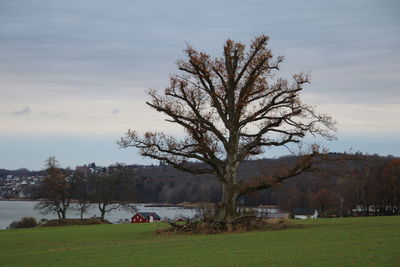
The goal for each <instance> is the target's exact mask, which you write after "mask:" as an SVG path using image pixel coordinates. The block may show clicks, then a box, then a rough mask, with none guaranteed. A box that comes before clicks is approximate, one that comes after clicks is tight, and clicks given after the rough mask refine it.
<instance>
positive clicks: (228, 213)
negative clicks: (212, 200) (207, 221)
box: [214, 185, 239, 223]
mask: <svg viewBox="0 0 400 267" xmlns="http://www.w3.org/2000/svg"><path fill="white" fill-rule="evenodd" d="M222 187H223V196H222V202H220V203H219V204H218V205H217V206H216V209H215V214H214V221H215V222H225V223H230V222H231V221H232V220H233V219H235V218H236V217H237V216H238V214H237V209H236V204H237V198H238V196H239V194H238V193H237V192H235V190H234V189H233V187H232V186H228V185H223V186H222Z"/></svg>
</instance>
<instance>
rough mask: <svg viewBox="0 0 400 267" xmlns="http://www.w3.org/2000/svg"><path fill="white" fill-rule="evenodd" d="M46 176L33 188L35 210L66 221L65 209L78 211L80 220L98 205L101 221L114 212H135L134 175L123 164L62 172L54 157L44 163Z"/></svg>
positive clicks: (79, 168)
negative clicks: (36, 201) (37, 200)
mask: <svg viewBox="0 0 400 267" xmlns="http://www.w3.org/2000/svg"><path fill="white" fill-rule="evenodd" d="M46 165H47V169H46V176H45V178H44V180H43V181H42V182H41V184H40V185H39V186H37V188H36V197H39V198H40V202H39V203H38V204H37V205H36V207H35V208H36V209H40V210H41V211H42V212H44V213H53V214H57V216H58V219H59V220H63V219H66V214H67V211H68V210H77V211H79V213H80V217H81V219H82V218H83V215H84V213H85V212H86V211H87V210H88V209H89V207H91V206H92V205H95V206H97V208H98V209H99V211H100V214H101V219H102V220H104V217H105V214H106V213H107V212H110V211H112V210H114V209H118V208H121V207H122V208H126V209H134V206H133V205H132V203H133V202H134V201H135V200H136V199H135V197H136V196H137V194H136V192H135V190H136V186H135V184H134V182H135V179H134V173H133V171H132V169H131V168H129V167H127V166H123V165H115V166H110V167H108V168H100V169H95V170H93V169H92V168H90V167H88V166H82V167H77V168H76V169H75V170H69V169H62V168H60V167H59V166H58V163H57V161H56V159H55V158H54V157H50V158H49V159H48V160H47V163H46Z"/></svg>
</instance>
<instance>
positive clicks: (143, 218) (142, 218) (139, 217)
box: [131, 212, 161, 223]
mask: <svg viewBox="0 0 400 267" xmlns="http://www.w3.org/2000/svg"><path fill="white" fill-rule="evenodd" d="M160 220H161V217H160V216H158V214H157V213H155V212H138V213H136V214H135V215H134V216H133V217H132V218H131V223H146V222H159V221H160Z"/></svg>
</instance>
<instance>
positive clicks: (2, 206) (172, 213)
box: [0, 201, 196, 229]
mask: <svg viewBox="0 0 400 267" xmlns="http://www.w3.org/2000/svg"><path fill="white" fill-rule="evenodd" d="M37 203H38V202H37V201H0V229H6V228H7V227H8V226H9V225H10V223H11V222H13V221H17V220H19V219H21V218H22V217H34V218H36V220H38V221H39V220H40V219H41V218H46V219H56V218H57V215H56V214H41V213H40V211H38V210H35V209H34V207H35V205H36V204H37ZM149 205H152V204H137V205H135V206H136V208H137V209H138V211H141V212H155V213H157V214H158V215H159V216H160V217H161V218H168V219H175V218H177V217H189V218H192V217H193V216H195V215H196V210H195V209H186V208H181V207H149ZM133 215H134V214H133V212H128V211H126V210H123V209H119V210H113V211H111V212H109V213H106V216H105V219H106V220H108V221H110V222H112V223H117V222H118V221H120V220H125V219H130V218H131V217H132V216H133ZM93 216H96V217H100V212H99V210H98V209H97V208H96V207H95V206H94V207H92V208H90V209H89V211H88V212H87V213H86V214H85V215H84V218H88V217H93ZM67 218H79V213H78V212H67Z"/></svg>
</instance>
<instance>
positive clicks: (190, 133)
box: [119, 35, 335, 222]
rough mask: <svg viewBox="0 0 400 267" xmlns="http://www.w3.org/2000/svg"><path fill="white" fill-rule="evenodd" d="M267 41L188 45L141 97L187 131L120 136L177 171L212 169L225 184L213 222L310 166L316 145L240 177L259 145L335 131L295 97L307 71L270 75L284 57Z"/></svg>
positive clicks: (125, 143) (229, 216) (331, 123)
mask: <svg viewBox="0 0 400 267" xmlns="http://www.w3.org/2000/svg"><path fill="white" fill-rule="evenodd" d="M267 44H268V37H267V36H265V35H262V36H260V37H257V38H255V39H254V40H253V41H252V42H251V44H250V46H249V48H248V49H246V47H245V45H244V44H242V43H240V42H235V41H232V40H227V41H226V43H225V46H224V49H223V55H222V57H218V58H212V57H211V56H210V55H208V54H207V53H204V52H200V51H197V50H196V49H194V48H192V47H191V46H188V47H187V49H186V50H185V53H186V56H187V59H186V60H179V61H178V62H177V65H178V69H179V70H180V71H181V74H179V75H172V76H171V78H170V85H169V86H168V87H167V88H166V89H165V90H164V94H162V95H160V94H158V93H157V92H156V91H154V90H153V91H150V96H151V101H150V102H147V104H148V105H149V106H150V107H152V108H153V109H155V110H156V111H159V112H162V113H164V114H165V115H166V116H167V121H169V122H171V123H174V124H178V125H180V126H182V127H183V129H184V130H185V134H186V136H185V137H184V138H177V137H174V136H169V135H167V134H165V133H162V132H147V133H145V134H144V136H139V135H138V134H137V133H136V132H135V131H134V130H129V131H128V132H127V134H126V136H125V137H123V138H121V140H120V141H119V144H120V146H122V147H136V148H139V149H140V153H141V154H142V155H143V156H146V157H150V158H153V159H157V160H161V161H164V162H166V163H168V164H170V165H172V166H174V167H175V168H178V169H180V170H183V171H186V172H190V173H193V174H214V175H215V176H216V177H217V179H219V181H220V182H221V184H222V188H223V189H222V190H223V197H222V201H221V203H220V204H219V208H218V210H217V212H216V215H215V218H214V219H215V220H216V221H220V222H230V221H232V220H233V219H235V218H236V217H237V211H236V202H237V198H238V196H240V195H245V194H248V193H250V192H253V191H258V190H261V189H265V188H268V187H270V186H272V185H275V184H277V183H279V182H281V181H282V180H285V179H287V178H290V177H293V176H296V175H298V174H300V173H301V172H303V171H305V170H307V169H309V168H310V166H311V164H312V162H313V159H314V158H316V155H317V154H318V151H317V149H314V150H313V151H311V153H309V154H303V155H302V156H300V157H299V158H298V161H297V162H296V163H295V164H293V165H291V166H290V167H289V166H286V167H285V168H282V169H280V170H279V171H274V172H269V173H266V174H265V175H263V176H261V177H257V178H254V179H252V180H248V179H246V180H244V179H239V178H238V167H239V165H240V163H241V162H242V161H243V160H245V159H248V158H249V157H252V156H255V155H259V154H261V153H263V152H264V150H263V148H265V147H276V146H287V145H289V144H291V143H299V142H300V141H301V139H302V138H304V137H305V136H306V135H307V134H311V135H320V136H322V137H324V138H327V139H332V138H334V136H333V134H332V133H333V131H334V130H335V129H334V124H335V122H334V121H333V120H332V118H331V117H329V116H327V115H324V114H319V113H317V112H316V111H315V110H314V108H313V107H311V106H309V105H307V104H304V103H303V102H302V101H301V99H300V93H301V91H302V90H303V85H304V84H306V83H309V77H308V75H306V74H303V73H299V74H295V75H293V81H291V82H290V81H288V80H287V79H284V78H276V77H275V75H276V72H277V71H279V67H280V64H281V62H282V61H283V57H281V56H278V57H274V56H273V55H272V52H271V50H270V49H269V48H268V45H267ZM193 162H201V163H202V164H199V163H197V164H194V163H193Z"/></svg>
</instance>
